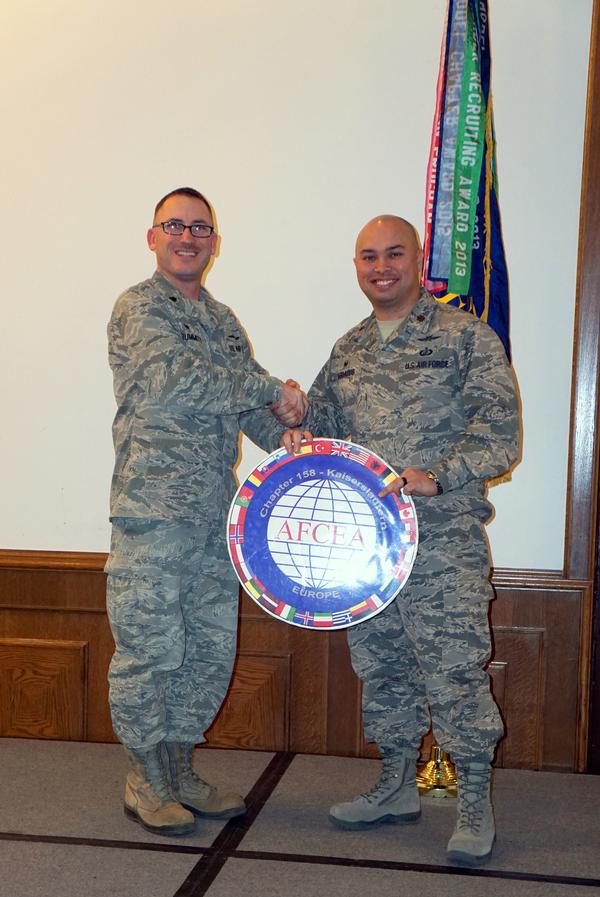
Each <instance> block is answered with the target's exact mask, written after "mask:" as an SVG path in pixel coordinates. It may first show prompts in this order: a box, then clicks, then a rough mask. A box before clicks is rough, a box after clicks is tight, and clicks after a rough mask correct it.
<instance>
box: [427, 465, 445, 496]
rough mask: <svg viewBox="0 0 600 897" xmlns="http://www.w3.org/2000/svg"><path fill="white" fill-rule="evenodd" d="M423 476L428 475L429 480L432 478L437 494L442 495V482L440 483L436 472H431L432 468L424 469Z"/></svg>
mask: <svg viewBox="0 0 600 897" xmlns="http://www.w3.org/2000/svg"><path fill="white" fill-rule="evenodd" d="M425 476H426V477H429V479H430V480H433V482H434V483H435V487H436V489H437V494H438V495H442V493H443V491H444V487H443V486H442V484H441V483H440V481H439V480H438V478H437V474H435V473H434V472H433V470H426V471H425Z"/></svg>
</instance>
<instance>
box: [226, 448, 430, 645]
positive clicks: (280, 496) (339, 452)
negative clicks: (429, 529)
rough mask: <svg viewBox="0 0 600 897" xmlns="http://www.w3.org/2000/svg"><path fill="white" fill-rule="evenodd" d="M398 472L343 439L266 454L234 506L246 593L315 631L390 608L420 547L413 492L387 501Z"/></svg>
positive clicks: (232, 523)
mask: <svg viewBox="0 0 600 897" xmlns="http://www.w3.org/2000/svg"><path fill="white" fill-rule="evenodd" d="M396 476H397V474H396V473H395V471H393V470H392V469H391V468H390V467H389V466H388V465H387V464H386V463H385V462H384V461H382V459H381V458H379V457H378V456H377V455H375V454H373V452H370V451H369V450H368V449H365V448H363V447H362V446H360V445H355V444H354V443H352V442H343V441H341V440H335V439H315V440H313V442H307V443H303V444H302V447H301V449H300V453H299V454H297V455H290V454H289V453H288V452H287V451H286V449H285V448H280V449H278V450H277V451H276V452H273V454H271V455H269V456H268V457H267V458H265V460H264V461H263V462H262V463H261V464H259V466H258V467H256V468H255V469H254V470H253V471H252V473H251V474H250V475H249V476H248V477H247V479H246V480H245V481H244V482H243V483H242V485H241V486H240V488H239V489H238V491H237V493H236V495H235V497H234V499H233V502H232V503H231V508H230V511H229V519H228V525H227V531H228V547H229V554H230V557H231V561H232V563H233V566H234V568H235V571H236V573H237V575H238V578H239V580H240V582H241V584H242V586H243V587H244V589H245V591H246V592H247V593H248V594H249V595H250V597H251V598H252V599H253V600H254V601H255V602H256V603H257V604H259V605H260V607H262V609H263V610H265V611H266V612H267V613H268V614H271V615H272V616H274V617H277V618H278V619H279V620H283V621H284V622H285V623H290V624H291V625H292V626H302V627H304V628H308V629H344V628H346V627H348V626H354V625H355V624H356V623H362V622H363V621H364V620H368V619H369V618H370V617H373V616H375V614H378V613H379V612H380V611H382V610H383V609H384V608H385V607H387V605H388V604H389V603H390V602H391V601H392V600H393V599H394V598H395V596H396V595H397V594H398V592H399V591H400V589H401V588H402V587H403V585H404V584H405V583H406V581H407V579H408V577H409V575H410V571H411V569H412V565H413V562H414V559H415V555H416V552H417V544H418V528H417V516H416V512H415V508H414V505H413V502H412V499H411V498H410V497H409V496H405V495H404V494H403V493H402V494H401V495H400V497H398V496H396V495H388V496H386V497H385V498H383V499H382V498H379V492H381V490H382V489H383V488H384V487H385V486H387V485H388V483H390V482H391V480H392V479H394V478H395V477H396Z"/></svg>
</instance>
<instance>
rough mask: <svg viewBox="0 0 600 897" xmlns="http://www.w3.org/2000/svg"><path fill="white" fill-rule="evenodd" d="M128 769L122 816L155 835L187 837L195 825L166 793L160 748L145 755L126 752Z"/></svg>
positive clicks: (148, 751)
mask: <svg viewBox="0 0 600 897" xmlns="http://www.w3.org/2000/svg"><path fill="white" fill-rule="evenodd" d="M125 753H126V754H127V756H128V758H129V762H130V764H131V769H130V771H129V773H128V774H127V781H126V783H125V815H126V816H128V817H129V818H130V819H133V820H134V821H135V822H139V824H140V825H143V827H144V828H145V829H147V830H148V831H149V832H154V833H155V834H157V835H187V834H189V833H190V832H193V831H194V829H195V828H196V821H195V819H194V817H193V815H192V813H189V812H188V811H187V810H186V809H185V808H184V807H182V806H181V804H178V803H177V801H176V800H175V799H174V798H173V795H172V794H171V792H170V790H169V785H168V783H167V778H166V775H165V770H164V768H163V765H162V761H161V755H160V745H158V744H157V745H154V747H152V748H150V749H149V750H145V751H141V750H139V751H133V750H131V749H129V748H125Z"/></svg>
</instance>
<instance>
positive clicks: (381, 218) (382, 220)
mask: <svg viewBox="0 0 600 897" xmlns="http://www.w3.org/2000/svg"><path fill="white" fill-rule="evenodd" d="M386 224H390V225H396V227H397V228H398V229H399V231H402V232H403V233H404V234H405V235H406V238H408V239H410V237H411V236H412V238H413V241H414V246H415V247H416V249H417V251H419V250H420V249H421V238H420V237H419V233H418V231H417V229H416V227H415V226H414V224H411V223H410V221H407V220H406V218H401V217H400V216H399V215H377V216H376V217H375V218H371V220H370V221H367V223H366V224H365V226H364V227H363V228H362V229H361V230H360V231H359V232H358V237H357V238H356V252H358V247H359V244H361V242H362V241H363V240H364V239H365V238H366V239H368V237H369V234H370V233H372V232H373V231H375V230H377V229H378V228H381V227H383V226H384V225H386Z"/></svg>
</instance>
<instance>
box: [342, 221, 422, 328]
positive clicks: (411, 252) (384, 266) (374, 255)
mask: <svg viewBox="0 0 600 897" xmlns="http://www.w3.org/2000/svg"><path fill="white" fill-rule="evenodd" d="M422 263H423V253H422V251H421V249H420V247H419V243H418V238H417V235H416V232H415V230H414V228H413V227H412V225H411V224H409V223H408V221H405V220H404V219H403V218H396V217H395V216H393V215H382V216H380V217H379V218H374V219H373V220H372V221H369V223H368V224H366V225H365V226H364V227H363V229H362V230H361V232H360V233H359V235H358V238H357V240H356V255H355V257H354V264H355V266H356V276H357V278H358V284H359V286H360V288H361V290H362V291H363V293H364V294H365V296H366V297H367V299H368V300H369V302H370V303H371V305H372V306H373V309H374V311H375V316H376V317H377V318H379V319H380V320H388V321H389V320H395V319H397V318H405V317H406V315H407V314H408V313H409V312H410V310H411V309H412V308H413V306H414V305H415V304H416V302H417V300H418V298H419V295H420V292H421V287H420V277H421V265H422Z"/></svg>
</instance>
